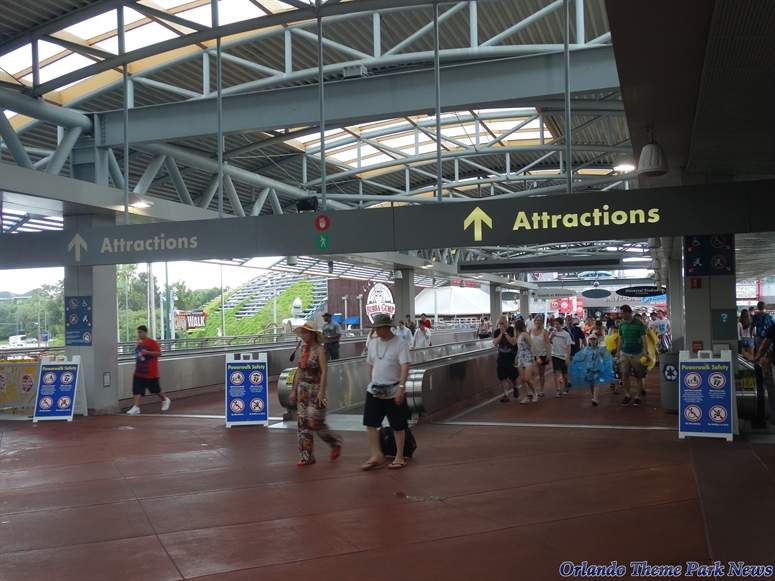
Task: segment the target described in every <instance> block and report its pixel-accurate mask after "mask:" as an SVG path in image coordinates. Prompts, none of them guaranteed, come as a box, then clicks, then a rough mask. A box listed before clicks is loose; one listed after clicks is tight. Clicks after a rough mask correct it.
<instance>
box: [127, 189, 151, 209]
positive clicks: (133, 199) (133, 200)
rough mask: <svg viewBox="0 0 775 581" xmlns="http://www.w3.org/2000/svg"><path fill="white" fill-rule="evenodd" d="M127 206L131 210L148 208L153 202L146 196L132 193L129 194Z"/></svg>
mask: <svg viewBox="0 0 775 581" xmlns="http://www.w3.org/2000/svg"><path fill="white" fill-rule="evenodd" d="M129 205H130V206H132V207H133V208H140V209H142V208H150V207H152V206H153V201H151V200H150V199H149V198H147V197H146V196H142V195H140V194H136V193H134V192H132V193H131V194H129Z"/></svg>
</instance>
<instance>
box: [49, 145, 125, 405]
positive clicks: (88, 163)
mask: <svg viewBox="0 0 775 581" xmlns="http://www.w3.org/2000/svg"><path fill="white" fill-rule="evenodd" d="M108 170H109V157H108V151H107V150H104V149H99V148H97V147H95V146H94V139H92V138H90V137H80V138H79V139H78V141H77V142H76V144H75V147H73V151H72V153H71V155H70V175H71V177H73V178H75V179H79V180H83V181H86V182H92V183H96V184H101V185H105V186H107V185H108V174H109V171H108ZM115 225H116V218H115V216H98V215H83V216H72V215H70V216H68V215H65V217H64V227H65V229H66V230H69V229H72V228H79V229H83V228H97V227H101V226H115ZM89 250H91V249H89ZM95 251H98V249H95ZM64 291H65V296H90V297H92V324H93V326H92V344H91V346H89V347H66V349H65V352H66V354H67V355H68V357H70V356H73V355H80V356H81V374H82V376H83V379H84V386H85V390H86V405H87V407H88V408H89V410H90V412H91V411H94V412H97V413H99V412H100V411H103V412H104V411H108V410H109V409H110V408H114V409H116V408H115V406H117V405H118V398H119V390H118V387H119V386H118V339H117V337H118V320H117V316H118V305H117V302H116V300H117V299H116V267H115V265H111V266H68V267H65V284H64ZM130 392H131V389H130Z"/></svg>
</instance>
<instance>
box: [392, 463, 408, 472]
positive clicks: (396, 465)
mask: <svg viewBox="0 0 775 581" xmlns="http://www.w3.org/2000/svg"><path fill="white" fill-rule="evenodd" d="M405 466H406V462H391V463H390V465H389V466H388V470H400V469H401V468H403V467H405Z"/></svg>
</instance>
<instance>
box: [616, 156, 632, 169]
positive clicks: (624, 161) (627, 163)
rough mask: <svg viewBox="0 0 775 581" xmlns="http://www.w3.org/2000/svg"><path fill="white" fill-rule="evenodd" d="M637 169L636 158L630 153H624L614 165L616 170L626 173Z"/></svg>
mask: <svg viewBox="0 0 775 581" xmlns="http://www.w3.org/2000/svg"><path fill="white" fill-rule="evenodd" d="M634 169H635V160H634V159H633V158H632V156H630V155H623V156H622V157H620V158H619V159H618V161H617V162H616V165H615V166H614V171H618V172H622V173H626V172H628V171H632V170H634Z"/></svg>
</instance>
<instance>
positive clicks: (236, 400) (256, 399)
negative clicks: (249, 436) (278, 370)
mask: <svg viewBox="0 0 775 581" xmlns="http://www.w3.org/2000/svg"><path fill="white" fill-rule="evenodd" d="M268 371H269V366H268V365H267V359H266V353H235V354H233V355H231V356H229V357H228V358H227V359H226V427H227V428H230V427H232V426H247V425H254V424H260V425H268V424H269V399H268V391H269V390H268V379H267V376H268Z"/></svg>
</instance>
